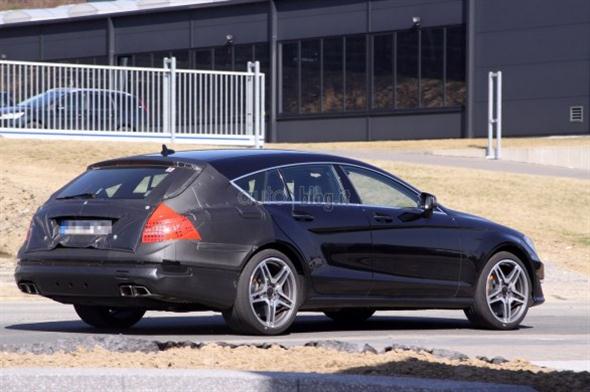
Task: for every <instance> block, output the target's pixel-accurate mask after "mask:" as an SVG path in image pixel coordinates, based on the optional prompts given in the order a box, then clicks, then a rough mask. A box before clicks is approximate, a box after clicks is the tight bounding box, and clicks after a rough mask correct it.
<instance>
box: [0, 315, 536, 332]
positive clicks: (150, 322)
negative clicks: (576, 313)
mask: <svg viewBox="0 0 590 392" xmlns="http://www.w3.org/2000/svg"><path fill="white" fill-rule="evenodd" d="M520 328H521V329H526V328H530V327H527V326H521V327H520ZM6 329H9V330H19V331H38V332H60V333H82V334H87V333H93V334H96V333H98V334H100V333H112V332H113V330H109V329H95V328H92V327H90V326H88V325H86V324H84V323H83V322H82V321H78V320H71V321H48V322H38V323H27V324H13V325H9V326H6ZM467 329H473V326H472V325H471V324H470V323H469V322H468V321H467V320H462V319H458V318H441V317H436V318H435V317H407V316H400V317H396V316H373V317H372V318H371V319H369V320H367V321H365V322H363V323H356V324H345V325H343V324H339V323H335V322H333V321H331V320H330V319H328V318H327V317H324V316H322V315H300V316H297V319H296V320H295V322H294V323H293V325H292V326H291V328H290V329H289V332H288V333H289V334H308V333H321V332H343V331H350V332H354V331H358V332H362V331H373V332H375V331H391V332H395V331H421V330H424V331H425V330H430V331H435V330H439V331H445V330H467ZM117 332H122V333H124V334H125V335H164V336H168V335H169V336H174V335H204V336H213V335H238V334H236V333H235V332H233V331H232V330H230V329H229V328H228V327H227V326H226V324H225V322H224V321H223V317H221V316H216V315H215V316H212V315H207V316H179V317H176V316H172V317H170V316H166V317H145V318H144V319H142V320H141V321H140V322H139V323H138V324H136V325H135V326H134V327H133V328H130V329H126V330H124V331H117Z"/></svg>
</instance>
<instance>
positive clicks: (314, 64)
mask: <svg viewBox="0 0 590 392" xmlns="http://www.w3.org/2000/svg"><path fill="white" fill-rule="evenodd" d="M300 61H301V112H302V113H317V112H319V111H320V89H321V81H320V79H321V67H320V65H321V62H320V40H318V39H315V40H308V41H301V60H300Z"/></svg>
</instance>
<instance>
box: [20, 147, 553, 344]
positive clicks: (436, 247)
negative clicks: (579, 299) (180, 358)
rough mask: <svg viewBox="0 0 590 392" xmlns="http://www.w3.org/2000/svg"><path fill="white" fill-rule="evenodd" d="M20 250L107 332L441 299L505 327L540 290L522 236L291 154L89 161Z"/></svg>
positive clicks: (33, 289) (366, 176) (30, 283)
mask: <svg viewBox="0 0 590 392" xmlns="http://www.w3.org/2000/svg"><path fill="white" fill-rule="evenodd" d="M18 259H19V260H18V265H17V268H16V272H15V278H16V283H17V285H18V287H19V288H20V290H21V291H23V292H26V293H29V294H38V295H42V296H45V297H48V298H51V299H53V300H55V301H58V302H61V303H64V304H72V305H73V306H74V308H75V310H76V312H77V313H78V315H79V316H80V318H81V319H82V320H83V321H85V322H86V323H88V324H90V325H92V326H94V327H98V328H126V327H130V326H132V325H133V324H135V323H137V322H138V321H139V320H140V319H141V318H142V317H143V315H144V313H145V312H146V311H147V310H163V311H198V310H214V311H219V312H221V313H222V314H223V316H224V318H225V320H226V322H227V323H228V325H229V326H230V327H231V328H232V329H234V330H236V331H239V332H242V333H251V334H267V335H272V334H279V333H282V332H284V331H286V330H287V329H288V328H289V326H290V325H291V324H292V323H293V320H294V318H295V316H296V314H297V312H298V311H300V310H307V311H321V312H324V313H325V314H326V315H327V316H328V317H330V318H331V319H333V320H334V321H335V322H341V323H353V322H357V323H358V322H361V321H364V320H366V319H368V318H369V317H371V315H372V314H373V313H374V312H375V311H377V310H387V309H432V308H441V309H458V310H463V311H464V312H465V314H466V316H467V318H468V319H469V320H470V321H471V322H472V323H473V324H474V325H476V326H478V327H483V328H493V329H503V330H507V329H514V328H516V327H518V325H519V324H520V323H521V322H522V320H523V318H524V317H525V315H526V313H527V311H528V308H529V307H531V306H534V305H538V304H541V303H543V301H544V297H543V292H542V290H541V284H540V281H541V280H542V279H543V273H544V272H543V271H544V268H543V264H542V263H541V261H540V260H539V257H538V256H537V253H536V251H535V248H534V245H533V243H532V242H531V240H530V239H528V238H527V237H526V236H525V235H523V234H521V233H519V232H518V231H515V230H512V229H510V228H507V227H504V226H501V225H498V224H496V223H493V222H490V221H488V220H486V219H483V218H479V217H476V216H473V215H468V214H465V213H462V212H458V211H454V210H451V209H449V208H446V207H444V206H442V205H440V204H438V203H437V201H436V198H435V197H434V196H433V195H431V194H428V193H421V192H420V191H419V190H417V189H416V188H414V187H413V186H411V185H410V184H408V183H406V182H404V181H402V180H401V179H399V178H397V177H395V176H393V175H391V174H390V173H387V172H385V171H383V170H381V169H379V168H377V167H374V166H371V165H368V164H366V163H363V162H359V161H356V160H352V159H347V158H342V157H337V156H332V155H324V154H316V153H307V152H297V151H281V150H238V149H236V150H203V151H186V152H174V151H173V150H169V149H167V148H166V147H165V146H163V150H162V152H161V153H160V154H152V155H142V156H134V157H128V158H121V159H114V160H109V161H104V162H99V163H95V164H93V165H91V166H89V167H88V169H87V171H86V172H84V173H83V174H81V175H80V176H79V177H77V178H75V179H74V180H72V181H71V182H70V183H68V184H66V185H65V186H64V187H63V188H61V189H60V190H58V191H57V192H56V193H54V194H53V195H52V196H51V197H50V198H49V200H47V202H46V203H45V204H44V205H42V206H41V207H40V208H39V209H38V211H37V212H36V213H35V215H34V217H33V220H32V222H31V226H30V228H29V231H28V234H27V238H26V240H25V243H24V245H23V246H22V248H21V249H20V251H19V254H18Z"/></svg>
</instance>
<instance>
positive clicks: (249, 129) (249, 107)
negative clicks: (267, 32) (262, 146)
mask: <svg viewBox="0 0 590 392" xmlns="http://www.w3.org/2000/svg"><path fill="white" fill-rule="evenodd" d="M253 69H254V63H253V62H252V61H248V76H246V133H247V134H248V135H252V136H253V137H254V139H255V142H256V134H255V133H254V105H253V103H254V102H252V101H253V100H254V91H253V90H254V86H253V84H254V77H253V76H254V73H253V72H252V71H253Z"/></svg>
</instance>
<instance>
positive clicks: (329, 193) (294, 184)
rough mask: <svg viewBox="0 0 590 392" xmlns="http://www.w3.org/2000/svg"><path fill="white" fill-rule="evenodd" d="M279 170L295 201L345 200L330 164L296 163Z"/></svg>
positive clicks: (323, 201)
mask: <svg viewBox="0 0 590 392" xmlns="http://www.w3.org/2000/svg"><path fill="white" fill-rule="evenodd" d="M280 170H281V174H282V175H283V179H284V181H285V184H286V185H287V188H288V190H289V193H290V194H291V197H292V199H293V200H295V201H298V202H303V203H310V204H311V203H328V204H329V203H341V202H344V201H345V200H347V197H345V192H344V190H343V188H342V186H341V184H340V181H339V179H338V176H337V175H336V172H335V171H334V168H333V167H332V165H298V166H291V167H286V168H283V169H280Z"/></svg>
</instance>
